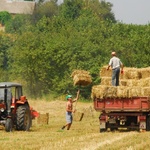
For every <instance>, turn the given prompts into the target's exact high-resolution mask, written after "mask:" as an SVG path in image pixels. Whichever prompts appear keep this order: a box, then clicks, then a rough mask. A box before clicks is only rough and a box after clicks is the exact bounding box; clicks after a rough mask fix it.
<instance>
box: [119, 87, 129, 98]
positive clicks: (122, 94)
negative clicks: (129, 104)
mask: <svg viewBox="0 0 150 150" xmlns="http://www.w3.org/2000/svg"><path fill="white" fill-rule="evenodd" d="M128 93H129V87H126V86H117V97H119V98H127V97H128V95H129V94H128Z"/></svg>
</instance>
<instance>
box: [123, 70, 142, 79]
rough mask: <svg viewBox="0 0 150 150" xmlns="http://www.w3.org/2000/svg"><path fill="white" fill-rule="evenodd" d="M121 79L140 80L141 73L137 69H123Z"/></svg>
mask: <svg viewBox="0 0 150 150" xmlns="http://www.w3.org/2000/svg"><path fill="white" fill-rule="evenodd" d="M123 79H141V72H140V71H139V70H138V69H137V68H127V67H126V68H124V74H123Z"/></svg>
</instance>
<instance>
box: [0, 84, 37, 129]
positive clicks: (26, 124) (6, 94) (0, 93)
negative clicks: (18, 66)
mask: <svg viewBox="0 0 150 150" xmlns="http://www.w3.org/2000/svg"><path fill="white" fill-rule="evenodd" d="M37 116H38V113H37V112H36V111H34V110H33V109H32V108H31V107H30V105H29V102H28V100H27V99H26V96H24V95H23V91H22V85H21V84H19V83H14V82H1V83H0V125H3V126H4V127H5V131H6V132H11V131H12V130H13V129H15V130H19V131H29V129H30V127H31V126H32V119H34V118H35V117H37Z"/></svg>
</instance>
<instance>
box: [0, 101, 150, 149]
mask: <svg viewBox="0 0 150 150" xmlns="http://www.w3.org/2000/svg"><path fill="white" fill-rule="evenodd" d="M29 102H30V105H31V106H33V108H34V109H35V110H37V111H38V112H40V113H41V114H46V113H49V122H48V124H42V123H41V124H39V123H38V122H37V120H34V121H33V126H32V128H31V130H30V131H29V132H19V131H13V132H11V133H6V132H5V131H4V129H3V128H1V129H0V135H1V136H0V149H5V150H70V149H72V150H149V147H150V142H149V139H150V132H141V133H139V132H136V131H130V132H127V131H116V132H109V131H108V132H105V133H99V121H98V116H99V113H98V112H95V110H94V109H93V104H92V102H91V103H82V102H78V103H77V112H76V113H75V114H74V122H73V124H72V127H71V129H70V130H69V131H67V130H64V131H61V130H60V128H61V127H62V125H64V124H65V104H66V101H63V100H55V101H51V102H47V101H44V100H41V101H40V100H36V101H35V100H33V101H29ZM83 111H84V113H85V115H84V117H83V119H82V121H79V118H80V117H79V116H80V115H81V113H82V112H83Z"/></svg>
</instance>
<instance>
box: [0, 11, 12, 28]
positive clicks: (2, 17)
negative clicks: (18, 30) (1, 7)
mask: <svg viewBox="0 0 150 150" xmlns="http://www.w3.org/2000/svg"><path fill="white" fill-rule="evenodd" d="M11 19H12V17H11V14H10V13H9V12H7V11H1V12H0V23H1V24H2V25H5V24H6V23H7V22H8V21H9V20H11Z"/></svg>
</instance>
